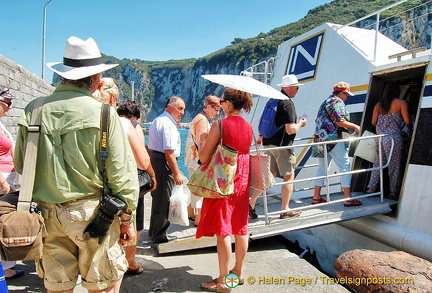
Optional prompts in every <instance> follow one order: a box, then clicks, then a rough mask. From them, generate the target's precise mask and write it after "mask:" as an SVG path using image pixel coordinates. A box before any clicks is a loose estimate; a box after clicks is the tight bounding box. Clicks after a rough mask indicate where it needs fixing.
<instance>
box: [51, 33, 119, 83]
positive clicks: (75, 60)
mask: <svg viewBox="0 0 432 293" xmlns="http://www.w3.org/2000/svg"><path fill="white" fill-rule="evenodd" d="M117 65H118V64H103V63H102V55H101V53H100V51H99V47H98V45H97V44H96V42H95V41H94V40H93V39H92V38H88V39H87V40H85V41H84V40H81V39H80V38H77V37H74V36H72V37H70V38H69V39H67V41H66V46H65V50H64V56H63V62H51V63H47V66H48V68H49V69H51V70H52V71H54V72H55V73H57V74H58V75H60V76H61V77H64V78H66V79H70V80H78V79H81V78H85V77H88V76H92V75H95V74H97V73H101V72H103V71H106V70H108V69H111V68H113V67H116V66H117Z"/></svg>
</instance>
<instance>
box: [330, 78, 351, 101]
mask: <svg viewBox="0 0 432 293" xmlns="http://www.w3.org/2000/svg"><path fill="white" fill-rule="evenodd" d="M333 91H334V92H344V93H346V94H347V95H348V96H351V97H352V96H354V94H353V93H352V92H351V89H350V85H349V83H346V82H344V81H340V82H338V83H337V84H335V85H334V86H333Z"/></svg>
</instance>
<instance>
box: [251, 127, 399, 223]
mask: <svg viewBox="0 0 432 293" xmlns="http://www.w3.org/2000/svg"><path fill="white" fill-rule="evenodd" d="M384 136H389V135H388V134H377V135H371V136H365V137H361V136H359V137H354V136H353V137H350V138H345V139H338V140H331V141H323V142H313V143H306V144H296V145H290V146H281V147H271V148H263V149H260V150H259V151H260V152H267V151H273V150H284V149H294V148H304V147H313V146H316V145H324V161H325V165H326V166H328V161H327V147H325V146H326V145H327V144H336V143H341V142H344V143H345V142H349V143H350V144H351V143H352V142H354V141H360V140H363V139H376V138H378V155H379V166H377V167H371V168H366V169H357V170H352V171H347V172H341V173H335V174H328V167H327V168H325V175H323V176H315V177H308V178H303V179H294V180H289V181H283V182H277V183H276V184H275V186H280V185H284V184H292V183H298V182H304V181H311V180H315V179H323V178H324V179H325V181H326V200H327V202H326V203H320V204H314V205H312V204H310V205H306V206H302V207H298V208H293V209H288V210H279V211H275V212H268V203H267V201H268V200H267V191H265V190H264V192H263V197H264V217H265V225H269V224H270V219H269V216H270V215H276V214H280V213H285V212H288V211H295V210H299V209H302V210H305V209H310V208H312V207H314V208H315V207H320V206H326V205H329V204H334V203H338V202H343V201H346V199H344V198H343V199H339V200H331V198H330V182H329V179H330V178H334V177H340V176H343V175H350V174H359V173H364V172H369V171H373V170H380V190H381V191H379V192H374V193H368V194H365V195H361V196H356V198H366V197H372V196H375V195H380V199H381V203H383V201H384V195H383V192H382V191H383V190H384V189H383V188H384V186H383V169H384V168H387V167H388V166H389V164H390V161H391V159H392V156H393V149H394V141H393V138H392V140H391V142H392V143H391V148H390V154H389V157H388V159H387V163H386V164H385V165H383V162H382V138H383V137H384ZM250 152H251V153H255V152H256V149H251V151H250ZM316 166H317V164H316Z"/></svg>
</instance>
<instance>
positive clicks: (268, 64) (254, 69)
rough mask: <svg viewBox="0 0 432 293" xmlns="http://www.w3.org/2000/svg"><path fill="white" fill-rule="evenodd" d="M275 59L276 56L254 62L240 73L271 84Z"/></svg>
mask: <svg viewBox="0 0 432 293" xmlns="http://www.w3.org/2000/svg"><path fill="white" fill-rule="evenodd" d="M275 59H276V58H275V57H270V58H269V59H267V60H265V61H261V62H259V63H257V64H254V65H252V66H250V67H248V68H246V69H245V70H243V71H242V72H240V75H243V76H250V77H253V78H255V79H256V80H259V81H261V82H263V83H265V84H270V81H271V80H272V78H273V65H274V63H275Z"/></svg>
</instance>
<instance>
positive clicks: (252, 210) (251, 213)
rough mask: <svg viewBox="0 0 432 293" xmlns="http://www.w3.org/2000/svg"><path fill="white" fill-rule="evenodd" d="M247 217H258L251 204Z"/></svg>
mask: <svg viewBox="0 0 432 293" xmlns="http://www.w3.org/2000/svg"><path fill="white" fill-rule="evenodd" d="M249 217H250V218H251V219H256V218H258V215H257V213H256V210H255V209H254V208H253V207H252V206H251V205H249Z"/></svg>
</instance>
